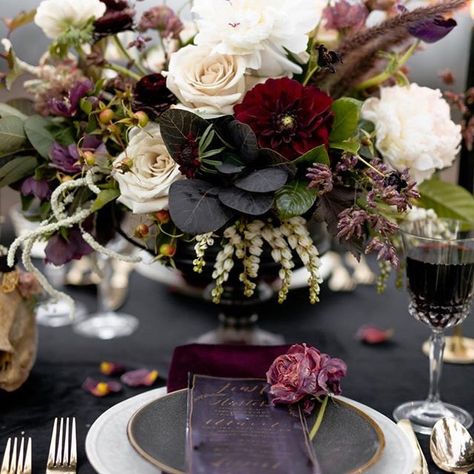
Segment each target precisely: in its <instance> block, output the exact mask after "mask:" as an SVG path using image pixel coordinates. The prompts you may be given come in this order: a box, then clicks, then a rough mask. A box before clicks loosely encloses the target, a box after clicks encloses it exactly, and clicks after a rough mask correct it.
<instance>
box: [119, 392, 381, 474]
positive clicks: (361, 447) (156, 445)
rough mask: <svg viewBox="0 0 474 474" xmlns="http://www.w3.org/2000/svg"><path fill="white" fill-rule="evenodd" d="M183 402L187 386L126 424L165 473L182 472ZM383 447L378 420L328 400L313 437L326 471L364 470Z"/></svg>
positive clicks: (141, 451) (137, 445)
mask: <svg viewBox="0 0 474 474" xmlns="http://www.w3.org/2000/svg"><path fill="white" fill-rule="evenodd" d="M186 405H187V390H180V391H178V392H174V393H171V394H169V395H166V396H164V397H162V398H159V399H157V400H155V401H153V402H151V403H149V404H148V405H146V406H145V407H143V408H141V409H140V410H138V411H137V412H136V413H135V415H134V416H133V417H132V418H131V419H130V422H129V424H128V437H129V439H130V442H131V444H132V446H133V447H134V448H135V449H136V450H137V451H138V453H139V454H140V455H142V456H143V457H144V458H145V459H147V460H148V461H149V462H151V463H153V464H154V465H155V466H157V467H159V468H160V469H161V470H163V471H164V472H167V473H169V474H184V472H185V461H184V459H185V458H184V452H185V441H186ZM309 424H310V423H309ZM384 446H385V440H384V436H383V433H382V431H381V429H380V428H379V426H378V425H377V423H376V422H375V421H374V420H372V418H370V417H369V416H368V415H366V414H365V413H364V412H362V411H360V410H359V409H357V408H355V407H353V406H351V405H349V404H347V403H345V402H343V401H341V400H332V401H331V402H330V403H329V404H328V407H327V410H326V413H325V415H324V420H323V423H322V425H321V428H320V430H319V432H318V434H317V435H316V438H315V440H314V447H315V451H316V456H317V459H318V462H319V464H320V466H321V470H322V472H323V473H324V474H346V473H347V474H348V473H350V474H358V473H363V472H365V471H366V470H367V469H368V468H369V467H371V466H372V465H373V464H375V463H376V462H377V461H378V460H379V458H380V456H381V455H382V451H383V449H384Z"/></svg>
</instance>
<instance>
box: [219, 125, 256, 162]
mask: <svg viewBox="0 0 474 474" xmlns="http://www.w3.org/2000/svg"><path fill="white" fill-rule="evenodd" d="M215 127H216V130H217V132H218V134H219V136H221V137H222V138H223V139H224V140H225V141H226V142H227V143H229V144H230V145H232V146H233V147H235V148H236V153H237V154H238V155H239V157H240V159H241V160H242V161H243V162H244V163H247V164H248V163H252V162H254V161H255V160H256V159H257V158H258V153H259V148H258V141H257V136H256V135H255V132H254V131H253V130H252V129H251V128H250V126H249V125H247V124H245V123H242V122H239V121H238V120H232V119H229V118H228V117H226V118H225V119H221V120H220V121H217V122H216V125H215Z"/></svg>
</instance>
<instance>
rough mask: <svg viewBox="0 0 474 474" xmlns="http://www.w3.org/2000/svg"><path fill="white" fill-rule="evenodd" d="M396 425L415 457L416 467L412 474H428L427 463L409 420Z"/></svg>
mask: <svg viewBox="0 0 474 474" xmlns="http://www.w3.org/2000/svg"><path fill="white" fill-rule="evenodd" d="M397 425H398V426H399V427H400V428H401V429H402V430H403V432H404V433H405V435H406V436H407V438H408V441H409V442H410V445H411V448H412V450H413V454H414V455H415V463H416V467H415V468H414V469H413V474H430V471H429V469H428V463H427V462H426V458H425V455H424V454H423V451H422V450H421V446H420V443H418V438H417V437H416V434H415V432H414V431H413V427H412V426H411V423H410V420H400V421H399V422H398V423H397Z"/></svg>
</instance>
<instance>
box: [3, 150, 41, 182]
mask: <svg viewBox="0 0 474 474" xmlns="http://www.w3.org/2000/svg"><path fill="white" fill-rule="evenodd" d="M37 166H38V160H37V159H36V158H35V157H34V156H19V157H18V158H15V159H14V160H11V161H9V162H8V163H7V164H6V165H5V166H3V167H2V168H0V188H3V187H4V186H9V185H10V184H13V183H16V182H17V181H20V180H21V179H23V178H25V177H26V176H29V175H30V174H31V173H33V171H34V170H35V168H36V167H37Z"/></svg>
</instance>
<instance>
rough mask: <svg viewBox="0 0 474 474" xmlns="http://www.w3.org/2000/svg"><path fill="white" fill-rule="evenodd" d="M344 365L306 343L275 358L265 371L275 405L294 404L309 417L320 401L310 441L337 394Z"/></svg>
mask: <svg viewBox="0 0 474 474" xmlns="http://www.w3.org/2000/svg"><path fill="white" fill-rule="evenodd" d="M346 373H347V365H346V363H345V362H344V361H343V360H341V359H337V358H334V357H331V356H329V355H328V354H324V353H322V352H320V351H319V350H318V349H316V348H315V347H312V346H308V345H307V344H304V343H303V344H295V345H293V346H291V347H290V349H289V350H288V352H287V353H286V354H283V355H281V356H279V357H277V358H276V359H275V360H274V361H273V363H272V365H271V366H270V368H269V369H268V372H267V382H268V383H269V384H270V397H271V401H272V403H273V404H274V405H279V404H282V405H296V404H298V405H299V406H300V407H301V408H302V410H303V412H304V413H305V414H307V415H310V414H311V413H312V412H313V410H314V408H315V406H316V402H322V406H321V409H320V410H319V413H318V416H317V419H316V422H315V425H314V427H313V429H312V430H311V432H310V439H313V438H314V436H315V435H316V433H317V431H318V429H319V426H320V425H321V422H322V418H323V416H324V411H325V409H326V405H327V402H328V399H329V397H330V396H332V395H340V394H341V393H342V391H341V380H342V379H343V378H344V377H345V376H346Z"/></svg>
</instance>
